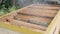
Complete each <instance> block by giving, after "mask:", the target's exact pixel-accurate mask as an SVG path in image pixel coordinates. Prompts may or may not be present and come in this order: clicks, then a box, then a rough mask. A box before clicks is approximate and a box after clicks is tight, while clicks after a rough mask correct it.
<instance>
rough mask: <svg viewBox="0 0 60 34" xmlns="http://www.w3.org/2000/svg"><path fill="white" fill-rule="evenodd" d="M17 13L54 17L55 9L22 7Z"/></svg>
mask: <svg viewBox="0 0 60 34" xmlns="http://www.w3.org/2000/svg"><path fill="white" fill-rule="evenodd" d="M18 13H22V14H27V15H34V16H43V17H54V16H55V15H56V13H57V11H52V10H38V9H36V10H34V9H28V8H26V9H23V10H20V11H19V12H18Z"/></svg>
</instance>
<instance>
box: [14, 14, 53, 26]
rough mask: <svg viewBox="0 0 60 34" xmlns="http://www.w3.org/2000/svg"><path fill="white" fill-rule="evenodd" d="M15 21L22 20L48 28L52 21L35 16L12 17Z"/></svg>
mask: <svg viewBox="0 0 60 34" xmlns="http://www.w3.org/2000/svg"><path fill="white" fill-rule="evenodd" d="M14 18H15V19H16V20H22V21H26V22H29V23H33V24H37V25H42V26H48V25H49V24H50V22H51V20H52V18H46V17H35V16H28V15H21V14H19V15H16V16H14Z"/></svg>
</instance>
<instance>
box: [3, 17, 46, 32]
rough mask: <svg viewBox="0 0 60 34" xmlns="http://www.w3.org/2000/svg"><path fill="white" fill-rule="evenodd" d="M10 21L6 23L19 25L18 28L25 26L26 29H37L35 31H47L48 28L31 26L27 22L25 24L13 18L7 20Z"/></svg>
mask: <svg viewBox="0 0 60 34" xmlns="http://www.w3.org/2000/svg"><path fill="white" fill-rule="evenodd" d="M7 20H8V21H4V22H9V23H10V24H12V25H15V26H16V25H18V26H24V27H28V28H35V29H39V30H43V31H45V30H46V27H44V26H39V25H35V24H31V23H27V22H23V21H18V20H14V19H11V18H7Z"/></svg>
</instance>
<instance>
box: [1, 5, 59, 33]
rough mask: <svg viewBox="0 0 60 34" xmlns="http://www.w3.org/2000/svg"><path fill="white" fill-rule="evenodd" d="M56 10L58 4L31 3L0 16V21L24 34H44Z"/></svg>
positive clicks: (57, 9)
mask: <svg viewBox="0 0 60 34" xmlns="http://www.w3.org/2000/svg"><path fill="white" fill-rule="evenodd" d="M58 12H59V5H49V4H32V5H29V6H27V7H24V8H22V9H19V10H16V11H13V12H12V13H9V14H7V15H4V16H2V17H0V21H1V22H3V23H5V25H3V26H5V27H7V28H10V29H13V30H16V31H19V32H20V31H21V32H22V33H25V32H27V33H25V34H44V33H45V32H46V31H47V29H48V27H49V26H50V25H51V24H52V23H51V22H52V20H53V19H54V18H55V16H56V15H57V13H58ZM10 25H11V26H10ZM13 26H14V27H13ZM52 27H53V25H52ZM23 28H24V29H23ZM25 29H26V30H25ZM32 32H33V33H32Z"/></svg>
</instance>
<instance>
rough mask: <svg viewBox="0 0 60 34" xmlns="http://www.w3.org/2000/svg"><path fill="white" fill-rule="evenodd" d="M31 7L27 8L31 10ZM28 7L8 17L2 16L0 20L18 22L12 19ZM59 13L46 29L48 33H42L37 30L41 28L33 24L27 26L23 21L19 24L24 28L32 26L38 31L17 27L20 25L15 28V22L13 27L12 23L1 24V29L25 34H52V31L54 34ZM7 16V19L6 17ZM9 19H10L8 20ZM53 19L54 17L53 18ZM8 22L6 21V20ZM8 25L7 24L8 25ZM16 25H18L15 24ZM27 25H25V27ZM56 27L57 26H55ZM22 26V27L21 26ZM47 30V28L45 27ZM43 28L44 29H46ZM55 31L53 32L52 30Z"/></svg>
mask: <svg viewBox="0 0 60 34" xmlns="http://www.w3.org/2000/svg"><path fill="white" fill-rule="evenodd" d="M30 6H32V5H30ZM30 6H27V7H29V8H31V7H30ZM27 7H25V8H22V9H19V10H16V11H14V12H12V13H9V14H7V15H4V16H2V17H1V18H0V19H2V20H3V21H4V19H5V18H7V19H8V20H7V21H11V22H12V21H14V22H16V20H13V19H12V18H13V16H14V15H16V14H17V12H19V11H20V10H23V9H26V8H27ZM59 13H60V11H59V12H58V13H57V15H56V16H55V17H54V19H53V20H52V22H51V23H50V25H49V26H48V28H47V29H46V32H45V31H40V30H37V29H39V28H40V27H41V26H37V25H33V24H27V23H25V22H22V21H18V23H19V22H21V24H22V25H23V26H27V25H30V27H31V26H32V27H33V26H34V28H36V29H33V28H31V30H29V29H30V28H28V29H27V28H26V29H25V27H23V26H22V27H17V26H18V24H17V25H16V26H14V24H13V22H12V24H13V25H11V24H10V23H7V22H5V23H3V22H1V23H0V27H4V28H8V29H11V30H14V31H18V32H22V33H24V34H43V32H44V33H46V34H50V31H52V33H53V31H54V29H55V26H56V24H57V23H56V22H55V21H56V20H57V17H58V15H59ZM6 16H7V17H6ZM8 17H9V18H8ZM52 17H53V16H52ZM5 20H6V19H5ZM0 21H1V20H0ZM6 23H7V24H6ZM15 24H16V23H15ZM24 24H25V25H24ZM54 25H55V26H54ZM20 26H21V25H20ZM44 28H45V27H44ZM44 28H43V29H44ZM43 29H41V30H43ZM52 29H53V30H52Z"/></svg>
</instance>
